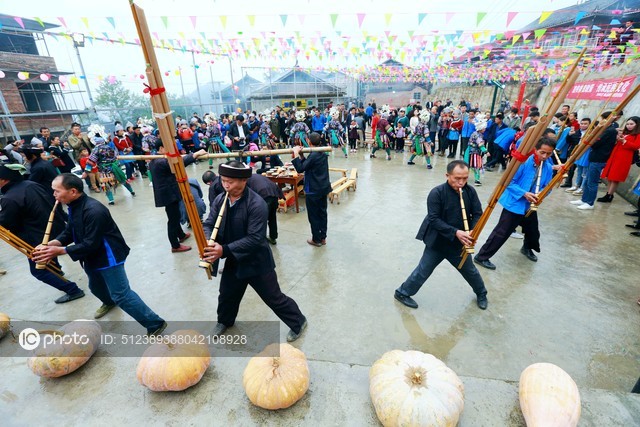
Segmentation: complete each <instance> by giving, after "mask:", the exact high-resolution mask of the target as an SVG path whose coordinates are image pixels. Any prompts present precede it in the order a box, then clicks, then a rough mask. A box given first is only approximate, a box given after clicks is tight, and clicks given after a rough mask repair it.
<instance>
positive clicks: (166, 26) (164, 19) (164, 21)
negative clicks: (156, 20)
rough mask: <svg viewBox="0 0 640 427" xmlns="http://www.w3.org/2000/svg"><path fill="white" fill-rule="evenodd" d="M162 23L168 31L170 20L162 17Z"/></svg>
mask: <svg viewBox="0 0 640 427" xmlns="http://www.w3.org/2000/svg"><path fill="white" fill-rule="evenodd" d="M160 18H161V19H162V23H163V24H164V29H165V30H166V29H167V28H168V27H169V18H168V17H166V16H161V17H160Z"/></svg>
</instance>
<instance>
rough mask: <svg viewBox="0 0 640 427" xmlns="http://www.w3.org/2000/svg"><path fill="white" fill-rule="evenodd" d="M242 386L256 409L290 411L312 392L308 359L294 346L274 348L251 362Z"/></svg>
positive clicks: (272, 346) (285, 345)
mask: <svg viewBox="0 0 640 427" xmlns="http://www.w3.org/2000/svg"><path fill="white" fill-rule="evenodd" d="M278 347H279V348H278ZM242 385H243V386H244V391H245V393H247V397H248V398H249V400H250V401H251V403H253V404H254V405H256V406H259V407H261V408H264V409H283V408H288V407H289V406H291V405H293V404H294V403H296V402H297V401H298V400H300V398H302V396H304V394H305V393H306V392H307V389H309V366H308V365H307V358H306V357H305V355H304V353H303V352H302V351H300V350H298V349H297V348H295V347H293V346H292V345H290V344H286V343H282V344H277V343H274V344H270V345H268V346H267V347H266V348H265V349H264V350H262V352H260V353H259V354H258V355H256V356H255V357H252V358H251V360H249V363H248V364H247V367H246V369H245V370H244V374H243V376H242Z"/></svg>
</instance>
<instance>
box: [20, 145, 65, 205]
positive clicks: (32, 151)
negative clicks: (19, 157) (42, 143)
mask: <svg viewBox="0 0 640 427" xmlns="http://www.w3.org/2000/svg"><path fill="white" fill-rule="evenodd" d="M18 150H19V152H21V153H22V154H24V157H25V159H26V160H27V163H29V181H33V182H37V183H38V184H40V185H42V186H43V187H44V188H46V189H47V191H49V192H50V193H51V194H53V190H52V189H51V183H52V182H53V180H54V178H55V177H56V176H58V171H57V170H56V168H55V167H54V166H53V165H52V164H51V163H50V162H48V161H46V160H44V159H43V158H42V157H41V155H42V153H44V148H41V147H36V146H34V145H32V144H24V145H22V146H21V147H20V148H19V149H18Z"/></svg>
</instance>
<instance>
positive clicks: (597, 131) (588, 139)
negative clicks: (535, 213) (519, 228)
mask: <svg viewBox="0 0 640 427" xmlns="http://www.w3.org/2000/svg"><path fill="white" fill-rule="evenodd" d="M638 92H640V85H637V86H636V87H635V88H633V90H632V91H631V92H629V94H628V95H627V96H626V97H625V98H624V99H623V100H622V101H621V102H620V104H619V105H618V106H617V107H616V108H615V109H614V110H613V111H611V114H610V115H609V117H607V120H605V121H604V122H601V123H599V124H598V126H596V127H595V128H594V130H593V131H592V132H589V133H588V134H586V135H585V136H584V137H583V140H582V141H581V142H580V144H578V147H576V149H575V150H573V153H572V154H571V156H569V158H568V159H567V161H566V162H565V164H564V166H563V167H564V169H568V168H570V167H571V166H573V164H574V163H575V162H576V161H577V160H578V159H579V158H580V157H581V156H582V155H583V154H584V153H585V151H587V149H588V148H589V147H591V146H592V145H593V143H594V142H595V141H597V140H598V138H600V136H601V135H602V133H603V132H604V131H605V130H606V129H607V128H608V127H609V126H611V123H613V122H614V121H615V119H616V116H617V113H618V111H622V110H623V109H624V108H625V107H626V106H627V105H628V104H629V103H630V102H631V101H632V100H633V98H635V96H636V95H637V94H638ZM592 123H593V122H592ZM558 175H560V174H559V173H558V174H556V176H554V177H553V178H552V179H551V181H550V182H549V184H547V186H546V187H545V188H544V189H543V190H542V191H541V192H540V194H539V195H538V203H537V206H540V204H541V203H542V201H543V200H544V199H545V198H546V197H547V196H548V195H549V193H550V192H551V190H552V189H553V188H554V187H555V185H556V184H557V183H558V182H559V181H560V179H562V178H558ZM530 214H531V209H530V210H529V211H527V214H526V215H527V216H528V215H530Z"/></svg>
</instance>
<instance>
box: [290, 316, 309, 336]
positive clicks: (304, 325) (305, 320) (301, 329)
mask: <svg viewBox="0 0 640 427" xmlns="http://www.w3.org/2000/svg"><path fill="white" fill-rule="evenodd" d="M305 329H307V318H306V317H305V319H304V322H303V323H302V326H301V327H300V331H299V332H298V333H295V332H293V329H291V330H290V331H289V333H288V334H287V342H293V341H295V340H297V339H298V338H300V335H302V333H303V332H304V330H305Z"/></svg>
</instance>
